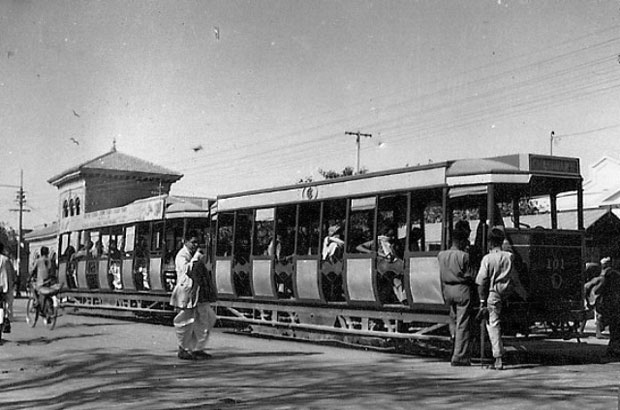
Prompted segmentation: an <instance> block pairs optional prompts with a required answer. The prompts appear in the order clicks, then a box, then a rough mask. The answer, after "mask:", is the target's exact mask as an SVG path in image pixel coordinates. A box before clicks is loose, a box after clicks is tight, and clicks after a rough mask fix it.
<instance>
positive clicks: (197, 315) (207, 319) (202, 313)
mask: <svg viewBox="0 0 620 410" xmlns="http://www.w3.org/2000/svg"><path fill="white" fill-rule="evenodd" d="M216 320H217V317H216V316H215V312H214V311H213V309H211V306H209V304H208V303H198V305H197V306H196V307H195V308H189V309H181V311H180V312H179V313H178V314H177V315H176V316H175V317H174V320H173V321H172V322H173V323H174V329H175V331H176V335H177V340H178V342H179V347H181V348H182V349H185V350H187V351H189V352H196V351H202V350H204V349H205V348H206V347H207V341H208V340H209V334H210V333H211V329H213V326H215V322H216Z"/></svg>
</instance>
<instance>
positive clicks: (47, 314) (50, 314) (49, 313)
mask: <svg viewBox="0 0 620 410" xmlns="http://www.w3.org/2000/svg"><path fill="white" fill-rule="evenodd" d="M43 312H44V316H43V323H45V327H47V328H48V329H49V330H53V329H54V327H55V326H56V318H58V308H57V307H56V306H54V302H53V301H52V298H45V306H44V309H43Z"/></svg>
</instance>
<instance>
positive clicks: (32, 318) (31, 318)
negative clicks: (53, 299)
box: [26, 297, 39, 327]
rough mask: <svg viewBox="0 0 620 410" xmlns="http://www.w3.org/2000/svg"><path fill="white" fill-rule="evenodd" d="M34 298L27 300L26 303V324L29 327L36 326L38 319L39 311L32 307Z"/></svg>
mask: <svg viewBox="0 0 620 410" xmlns="http://www.w3.org/2000/svg"><path fill="white" fill-rule="evenodd" d="M34 302H35V300H34V298H32V297H30V298H28V303H26V323H27V324H28V326H30V327H34V325H36V324H37V319H38V318H39V309H38V308H37V307H35V305H34Z"/></svg>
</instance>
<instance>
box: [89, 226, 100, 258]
mask: <svg viewBox="0 0 620 410" xmlns="http://www.w3.org/2000/svg"><path fill="white" fill-rule="evenodd" d="M90 241H91V242H92V244H93V248H92V251H91V256H92V257H93V258H98V257H100V256H101V232H99V230H95V231H90Z"/></svg>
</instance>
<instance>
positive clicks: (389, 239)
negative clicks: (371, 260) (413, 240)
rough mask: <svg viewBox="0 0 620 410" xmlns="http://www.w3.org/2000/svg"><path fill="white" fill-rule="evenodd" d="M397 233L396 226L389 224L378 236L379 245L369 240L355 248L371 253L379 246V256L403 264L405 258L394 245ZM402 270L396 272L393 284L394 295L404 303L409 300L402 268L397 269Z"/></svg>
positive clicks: (391, 262) (390, 261)
mask: <svg viewBox="0 0 620 410" xmlns="http://www.w3.org/2000/svg"><path fill="white" fill-rule="evenodd" d="M395 235H396V230H395V229H394V227H392V226H390V225H387V226H385V227H384V228H383V229H382V232H381V234H380V235H379V236H377V242H378V244H379V245H378V246H376V245H375V241H374V240H371V241H367V242H364V243H362V244H360V245H358V246H357V247H356V248H355V249H356V250H357V251H358V252H362V253H371V252H372V251H373V250H374V249H375V248H377V258H378V259H382V260H384V261H385V262H387V263H389V264H393V263H398V264H399V265H401V266H402V265H403V260H402V258H401V257H400V256H401V255H399V254H398V252H397V250H396V249H395V247H394V240H395V239H394V238H395ZM396 270H398V271H400V272H395V273H396V274H395V275H394V278H393V279H392V285H393V289H394V296H396V299H397V300H398V301H399V302H401V303H403V302H405V301H406V300H407V294H406V292H405V289H404V288H403V274H402V269H396Z"/></svg>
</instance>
